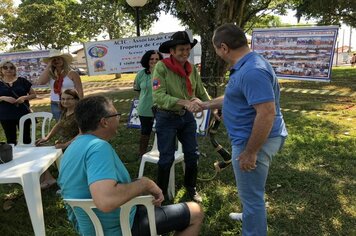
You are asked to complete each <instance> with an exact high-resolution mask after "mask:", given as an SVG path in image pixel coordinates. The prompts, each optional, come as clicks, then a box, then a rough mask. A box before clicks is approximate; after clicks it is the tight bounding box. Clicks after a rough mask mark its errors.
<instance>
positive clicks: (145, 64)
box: [140, 50, 163, 70]
mask: <svg viewBox="0 0 356 236" xmlns="http://www.w3.org/2000/svg"><path fill="white" fill-rule="evenodd" d="M152 54H158V57H159V59H160V60H162V59H163V55H162V53H160V52H159V51H156V50H148V51H147V52H146V53H145V54H143V56H142V58H141V61H140V63H141V65H142V67H144V68H145V69H146V70H149V69H150V63H149V62H150V58H151V56H152Z"/></svg>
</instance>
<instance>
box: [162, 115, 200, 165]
mask: <svg viewBox="0 0 356 236" xmlns="http://www.w3.org/2000/svg"><path fill="white" fill-rule="evenodd" d="M155 118H156V133H157V145H158V150H159V154H160V155H159V161H158V165H159V166H161V167H163V168H165V169H169V168H170V167H171V166H172V164H173V162H174V152H175V150H176V137H177V138H178V140H179V141H180V142H181V143H182V146H183V153H184V162H185V164H186V167H187V168H189V167H196V166H197V162H198V157H199V155H198V143H197V136H196V129H197V124H196V122H195V119H194V116H193V114H192V113H191V112H188V111H187V112H185V114H184V115H182V116H179V115H175V114H170V113H167V112H162V111H157V112H156V114H155Z"/></svg>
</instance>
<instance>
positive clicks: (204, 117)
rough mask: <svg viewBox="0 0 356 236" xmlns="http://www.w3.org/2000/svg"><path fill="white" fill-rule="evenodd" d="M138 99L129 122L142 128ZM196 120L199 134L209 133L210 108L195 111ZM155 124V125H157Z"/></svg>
mask: <svg viewBox="0 0 356 236" xmlns="http://www.w3.org/2000/svg"><path fill="white" fill-rule="evenodd" d="M138 102H139V100H138V99H134V100H133V101H132V104H131V110H130V114H129V119H128V122H127V127H128V128H136V129H140V128H141V122H140V118H139V116H138V113H137V106H138ZM194 118H195V121H196V122H197V134H198V135H201V136H205V135H206V134H207V130H208V125H209V120H210V110H204V111H203V112H197V113H194ZM155 123H156V122H154V124H153V127H154V126H155Z"/></svg>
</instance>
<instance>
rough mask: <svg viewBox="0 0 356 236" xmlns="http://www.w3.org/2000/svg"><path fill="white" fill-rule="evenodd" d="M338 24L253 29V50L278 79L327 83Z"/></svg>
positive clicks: (329, 76)
mask: <svg viewBox="0 0 356 236" xmlns="http://www.w3.org/2000/svg"><path fill="white" fill-rule="evenodd" d="M338 29H339V28H338V26H320V27H298V28H272V29H254V30H253V32H252V40H251V42H252V43H251V44H252V45H251V47H252V50H253V51H255V52H257V53H258V54H260V55H262V56H263V57H264V58H266V59H267V60H268V61H269V62H270V63H271V65H272V67H273V69H274V71H275V72H276V75H277V77H278V78H283V79H296V80H312V81H324V82H329V81H330V78H331V67H332V62H333V56H334V48H335V43H336V40H337V34H338Z"/></svg>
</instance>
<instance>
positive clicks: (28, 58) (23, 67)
mask: <svg viewBox="0 0 356 236" xmlns="http://www.w3.org/2000/svg"><path fill="white" fill-rule="evenodd" d="M49 54H50V50H42V51H26V52H14V53H4V54H0V61H3V60H10V61H12V62H13V63H14V64H15V65H16V67H17V76H19V77H23V78H25V79H27V80H28V81H30V82H34V81H35V80H37V79H38V77H39V76H40V75H41V73H42V71H44V69H45V68H46V64H44V63H43V62H42V58H44V57H49Z"/></svg>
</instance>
